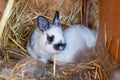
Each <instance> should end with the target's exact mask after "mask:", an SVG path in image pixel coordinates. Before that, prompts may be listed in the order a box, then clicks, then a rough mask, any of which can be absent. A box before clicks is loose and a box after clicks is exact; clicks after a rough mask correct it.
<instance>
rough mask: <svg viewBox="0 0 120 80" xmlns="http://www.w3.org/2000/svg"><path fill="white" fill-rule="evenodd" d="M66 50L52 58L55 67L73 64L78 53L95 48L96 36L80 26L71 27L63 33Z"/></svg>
mask: <svg viewBox="0 0 120 80" xmlns="http://www.w3.org/2000/svg"><path fill="white" fill-rule="evenodd" d="M64 36H65V40H66V48H65V49H64V50H63V51H61V52H60V53H58V54H56V55H54V56H53V59H54V58H56V64H57V65H65V64H68V63H71V62H74V57H75V56H76V54H78V52H81V51H83V50H84V49H86V48H91V47H94V46H95V43H96V34H95V32H94V31H92V30H90V29H88V28H87V27H85V26H82V25H75V26H71V27H69V28H68V29H66V30H65V31H64Z"/></svg>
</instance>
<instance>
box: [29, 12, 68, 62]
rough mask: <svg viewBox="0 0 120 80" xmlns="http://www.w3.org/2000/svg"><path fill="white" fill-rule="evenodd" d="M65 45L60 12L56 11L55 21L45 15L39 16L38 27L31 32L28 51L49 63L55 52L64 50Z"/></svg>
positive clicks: (36, 57)
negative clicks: (50, 20)
mask: <svg viewBox="0 0 120 80" xmlns="http://www.w3.org/2000/svg"><path fill="white" fill-rule="evenodd" d="M65 46H66V43H65V39H64V35H63V30H62V27H61V24H60V20H59V12H58V11H56V12H55V16H54V19H53V23H50V22H49V21H48V20H47V19H46V18H45V17H43V16H38V17H37V27H36V28H35V29H34V30H33V31H32V33H31V34H30V37H29V39H28V42H27V51H28V53H29V54H30V55H31V56H32V57H34V58H35V59H39V60H40V61H41V62H43V63H47V61H48V60H49V59H50V58H52V56H53V55H54V54H57V53H58V52H60V51H62V50H64V48H65Z"/></svg>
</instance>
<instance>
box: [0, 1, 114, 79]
mask: <svg viewBox="0 0 120 80" xmlns="http://www.w3.org/2000/svg"><path fill="white" fill-rule="evenodd" d="M31 3H32V4H31ZM84 5H85V4H84V1H83V0H72V1H69V0H61V1H58V0H15V2H14V5H13V7H12V9H11V11H10V14H9V19H8V20H7V22H6V24H5V26H4V31H3V33H2V37H1V38H0V43H1V44H0V49H1V50H0V51H1V52H0V56H1V57H0V59H1V62H0V71H1V72H0V79H7V80H13V79H14V80H56V79H57V80H68V79H69V80H78V79H79V80H108V77H107V74H106V72H108V71H109V70H107V71H105V70H106V67H105V66H104V65H103V64H104V63H103V62H105V64H107V66H108V65H110V64H112V63H108V62H107V60H108V61H109V59H110V58H109V57H108V56H107V57H108V58H106V60H102V57H103V56H102V57H100V56H99V57H98V56H95V55H94V57H90V56H89V59H87V60H85V59H83V58H81V59H83V60H84V62H82V61H78V60H76V61H78V62H75V63H72V64H68V65H67V66H63V67H56V71H55V72H54V73H56V74H55V75H53V65H52V64H47V65H45V64H43V63H41V62H40V61H38V60H35V59H33V58H26V57H28V56H29V55H28V53H27V51H26V43H27V39H28V35H29V33H30V32H31V30H32V29H33V28H34V27H35V26H36V18H37V16H38V15H42V16H45V17H46V18H47V19H48V20H50V21H52V18H53V16H54V12H55V11H56V10H59V12H60V19H61V24H62V25H63V26H64V28H66V27H68V26H69V25H72V24H77V23H79V24H82V23H84V14H83V13H85V8H84ZM66 6H67V7H66ZM69 6H71V7H69ZM69 8H70V9H69ZM89 52H91V53H99V54H100V53H103V54H104V55H105V53H106V51H105V50H100V49H99V50H98V49H97V50H92V51H89ZM99 54H98V55H99ZM86 57H88V56H86ZM11 59H13V60H12V61H11ZM20 59H21V60H20ZM5 61H8V62H5ZM110 69H113V68H110ZM110 71H111V70H110Z"/></svg>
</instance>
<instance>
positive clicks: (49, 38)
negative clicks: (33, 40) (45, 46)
mask: <svg viewBox="0 0 120 80" xmlns="http://www.w3.org/2000/svg"><path fill="white" fill-rule="evenodd" d="M47 40H48V43H49V44H51V43H52V42H53V40H54V36H53V35H52V36H49V35H47Z"/></svg>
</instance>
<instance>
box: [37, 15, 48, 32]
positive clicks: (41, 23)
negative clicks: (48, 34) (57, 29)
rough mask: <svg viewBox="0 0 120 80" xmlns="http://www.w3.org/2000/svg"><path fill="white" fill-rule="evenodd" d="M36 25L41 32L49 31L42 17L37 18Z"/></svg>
mask: <svg viewBox="0 0 120 80" xmlns="http://www.w3.org/2000/svg"><path fill="white" fill-rule="evenodd" d="M37 25H38V27H39V29H40V30H41V31H46V30H48V29H49V21H48V20H47V19H46V18H45V17H43V16H38V17H37Z"/></svg>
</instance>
